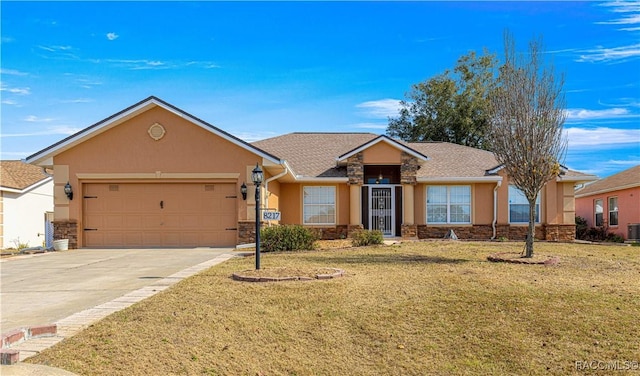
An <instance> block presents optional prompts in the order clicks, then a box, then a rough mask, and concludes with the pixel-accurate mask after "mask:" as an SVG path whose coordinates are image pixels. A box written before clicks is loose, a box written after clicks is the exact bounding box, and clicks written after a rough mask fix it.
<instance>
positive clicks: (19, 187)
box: [0, 161, 52, 192]
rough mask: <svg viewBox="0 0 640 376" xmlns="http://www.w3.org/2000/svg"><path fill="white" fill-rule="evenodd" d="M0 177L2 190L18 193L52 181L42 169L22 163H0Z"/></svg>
mask: <svg viewBox="0 0 640 376" xmlns="http://www.w3.org/2000/svg"><path fill="white" fill-rule="evenodd" d="M0 176H1V177H2V179H1V181H2V184H1V186H2V190H10V191H18V192H22V191H25V190H27V189H28V188H29V187H32V186H34V185H36V184H38V183H40V182H44V181H45V180H51V179H52V178H51V176H49V175H46V174H45V172H44V171H43V170H42V168H40V167H37V166H34V165H31V164H28V163H24V162H22V161H0Z"/></svg>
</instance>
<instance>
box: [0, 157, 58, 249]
mask: <svg viewBox="0 0 640 376" xmlns="http://www.w3.org/2000/svg"><path fill="white" fill-rule="evenodd" d="M52 211H53V178H52V177H51V176H50V175H48V174H47V173H45V171H44V170H43V168H42V167H38V166H34V165H31V164H27V163H24V162H21V161H0V248H2V249H4V248H11V247H16V246H17V245H18V243H20V244H28V245H29V246H31V247H36V246H41V245H43V242H45V241H46V236H45V233H46V232H47V230H46V225H45V221H46V217H47V212H52ZM45 245H46V244H45Z"/></svg>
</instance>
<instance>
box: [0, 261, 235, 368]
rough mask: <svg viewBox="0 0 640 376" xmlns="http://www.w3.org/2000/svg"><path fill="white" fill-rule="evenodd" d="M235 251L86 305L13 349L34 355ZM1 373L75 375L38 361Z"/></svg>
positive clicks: (3, 366)
mask: <svg viewBox="0 0 640 376" xmlns="http://www.w3.org/2000/svg"><path fill="white" fill-rule="evenodd" d="M236 255H237V254H234V253H224V254H221V255H219V256H217V257H215V258H213V259H211V260H208V261H205V262H202V263H200V264H198V265H195V266H192V267H189V268H186V269H184V270H182V271H179V272H177V273H175V274H172V275H170V276H168V277H166V278H163V279H160V280H158V281H157V282H156V283H154V284H152V285H149V286H146V287H143V288H140V289H138V290H135V291H132V292H130V293H128V294H125V295H123V296H121V297H119V298H116V299H114V300H112V301H110V302H107V303H104V304H100V305H98V306H95V307H93V308H89V309H86V310H84V311H81V312H77V313H74V314H73V315H71V316H68V317H66V318H64V319H62V320H59V321H57V322H56V323H55V324H56V325H57V333H56V334H55V335H53V336H49V337H41V338H35V339H29V340H26V341H24V342H20V343H18V344H16V345H12V346H11V347H10V348H9V349H11V350H17V351H20V355H19V359H20V362H22V361H23V360H25V359H27V358H29V357H32V356H34V355H36V354H38V353H39V352H41V351H43V350H45V349H47V348H49V347H51V346H53V345H55V344H56V343H58V342H60V341H62V340H63V339H65V338H69V337H72V336H74V335H75V334H77V333H78V332H80V331H82V330H83V329H85V328H87V327H88V326H89V325H91V324H93V323H95V322H97V321H99V320H102V319H103V318H105V317H107V316H109V315H110V314H112V313H115V312H118V311H120V310H123V309H125V308H127V307H129V306H131V305H133V304H134V303H137V302H139V301H141V300H144V299H146V298H148V297H151V296H153V295H155V294H157V293H159V292H160V291H163V290H166V289H168V288H169V287H171V286H172V285H174V284H176V283H178V282H180V281H182V280H183V279H186V278H188V277H191V276H192V275H194V274H197V273H199V272H201V271H203V270H205V269H208V268H210V267H212V266H214V265H217V264H220V263H222V262H224V261H227V260H228V259H230V258H232V257H236ZM0 375H2V376H6V375H11V376H39V375H43V376H44V375H51V376H65V375H66V376H71V375H74V374H73V373H70V372H68V371H64V370H58V369H54V368H51V367H45V366H41V365H35V364H27V363H17V364H13V365H2V366H0Z"/></svg>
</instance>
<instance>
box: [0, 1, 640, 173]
mask: <svg viewBox="0 0 640 376" xmlns="http://www.w3.org/2000/svg"><path fill="white" fill-rule="evenodd" d="M0 8H1V21H2V26H1V41H2V43H1V45H0V47H1V57H2V60H1V61H0V66H1V88H0V96H1V102H2V104H1V110H2V113H1V127H2V128H1V131H0V134H1V136H2V137H1V142H2V144H1V146H2V150H1V157H2V159H21V158H24V157H26V156H28V155H30V154H32V153H34V152H36V151H38V150H41V149H43V148H45V147H47V146H49V145H51V144H52V143H54V142H57V141H59V140H61V139H62V138H64V137H66V136H68V135H69V134H72V133H74V132H76V131H78V130H80V129H82V128H85V127H87V126H89V125H91V124H93V123H95V122H97V121H99V120H102V119H104V118H106V117H108V116H110V115H112V114H114V113H116V112H118V111H120V110H122V109H124V108H126V107H128V106H130V105H132V104H134V103H136V102H138V101H140V100H142V99H144V98H146V97H148V96H150V95H155V96H157V97H160V98H161V99H163V100H165V101H168V102H169V103H171V104H173V105H175V106H177V107H180V108H181V109H183V110H185V111H187V112H189V113H191V114H192V115H194V116H196V117H199V118H201V119H203V120H205V121H207V122H209V123H211V124H213V125H216V126H218V127H220V128H221V129H223V130H225V131H227V132H229V133H232V134H234V135H236V136H238V137H240V138H243V139H245V140H247V141H254V140H258V139H262V138H266V137H272V136H275V135H279V134H284V133H289V132H293V131H307V132H317V131H323V132H373V133H379V134H381V133H384V132H385V129H386V126H387V118H388V116H395V115H396V114H397V109H398V101H400V100H402V99H405V93H406V92H408V91H409V90H410V87H411V85H412V84H415V83H418V82H421V81H424V80H427V79H429V78H431V77H433V76H434V75H436V74H439V73H442V72H443V71H444V70H445V69H448V68H453V66H454V65H455V63H456V60H457V59H458V58H459V57H460V56H462V55H464V54H466V53H468V52H469V51H471V50H475V51H477V52H481V51H482V49H483V48H487V49H488V50H489V51H491V52H495V53H497V55H498V58H501V57H502V41H503V32H504V30H505V29H509V30H510V31H511V32H512V33H513V35H514V36H515V39H516V41H517V44H518V45H517V47H518V49H520V50H525V49H526V46H527V43H528V42H529V40H531V39H532V38H533V37H536V36H543V38H544V41H545V45H546V49H547V51H548V52H549V53H548V57H549V59H552V61H553V63H554V64H555V66H556V69H557V70H558V71H561V72H564V73H565V77H566V82H565V86H564V89H565V92H566V99H567V107H568V108H567V114H568V117H567V122H566V123H565V129H566V131H567V132H568V135H569V152H568V154H567V157H566V160H565V164H566V165H567V166H569V167H570V168H572V169H576V170H579V171H582V172H587V173H593V174H597V175H599V176H601V177H604V176H608V175H610V174H613V173H616V172H619V171H622V170H624V169H627V168H629V167H632V166H633V165H636V164H640V2H639V1H630V2H626V1H625V2H623V1H609V2H151V1H147V2H11V1H2V2H1V3H0Z"/></svg>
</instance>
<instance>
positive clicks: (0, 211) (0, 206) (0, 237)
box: [0, 191, 5, 249]
mask: <svg viewBox="0 0 640 376" xmlns="http://www.w3.org/2000/svg"><path fill="white" fill-rule="evenodd" d="M4 247H5V246H4V192H2V191H0V249H4Z"/></svg>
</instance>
